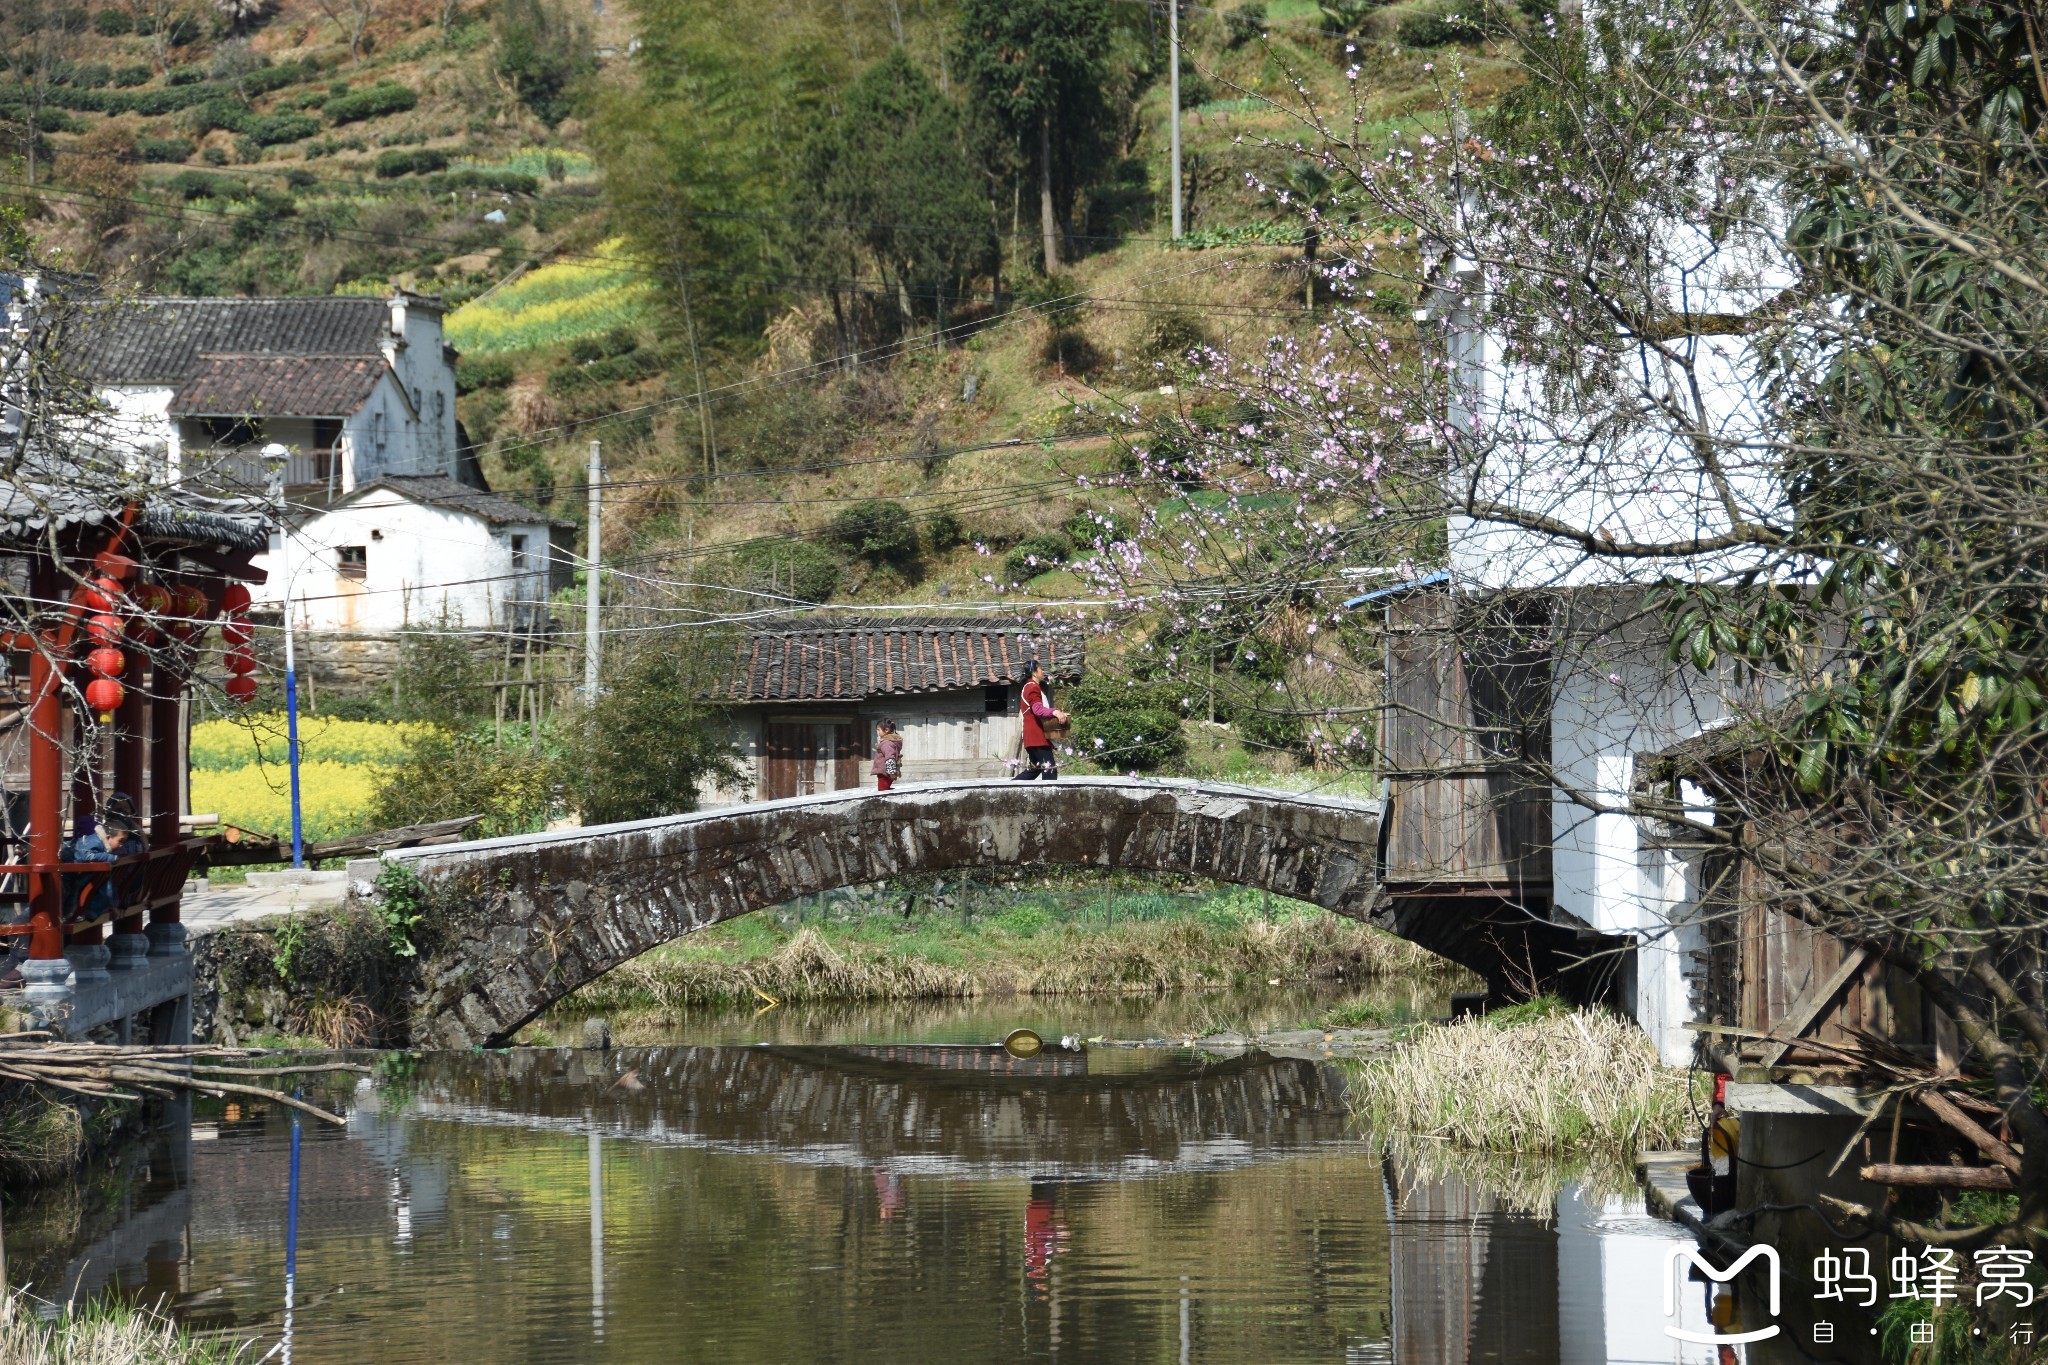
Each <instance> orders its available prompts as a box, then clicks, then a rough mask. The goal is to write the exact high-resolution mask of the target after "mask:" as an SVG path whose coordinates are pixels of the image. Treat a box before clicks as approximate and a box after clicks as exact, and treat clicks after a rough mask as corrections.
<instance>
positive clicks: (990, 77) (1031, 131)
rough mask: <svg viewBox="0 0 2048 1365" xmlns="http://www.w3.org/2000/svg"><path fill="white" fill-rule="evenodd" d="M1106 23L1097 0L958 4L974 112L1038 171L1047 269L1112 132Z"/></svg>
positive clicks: (968, 0)
mask: <svg viewBox="0 0 2048 1365" xmlns="http://www.w3.org/2000/svg"><path fill="white" fill-rule="evenodd" d="M1110 28H1111V25H1110V20H1109V15H1108V12H1107V7H1106V6H1105V5H1104V4H1103V3H1102V0H965V3H964V4H962V5H961V7H960V37H959V53H960V69H961V72H962V74H963V75H964V76H965V77H966V79H967V81H968V83H969V84H970V86H971V87H972V89H973V91H974V99H975V102H976V106H977V108H978V110H979V112H980V113H981V114H982V116H983V117H984V118H986V119H987V120H988V121H989V123H990V125H991V127H992V128H993V129H994V131H995V132H996V134H997V135H998V137H999V138H1000V140H1001V143H1002V145H1003V150H1004V151H1005V152H1007V153H1009V154H1011V155H1013V156H1015V157H1016V159H1017V162H1018V164H1020V165H1035V166H1036V167H1037V170H1038V217H1039V231H1040V234H1041V237H1042V239H1043V250H1044V253H1045V268H1046V270H1047V271H1048V272H1050V271H1054V270H1058V269H1059V268H1060V264H1061V257H1060V244H1061V241H1062V240H1063V239H1064V238H1065V237H1066V235H1067V233H1068V231H1069V226H1068V225H1069V224H1070V223H1071V221H1072V217H1073V209H1074V202H1075V200H1076V198H1077V197H1078V194H1079V191H1080V189H1081V188H1082V187H1083V185H1084V184H1085V182H1086V180H1087V178H1088V175H1089V172H1090V171H1091V170H1092V169H1093V168H1094V167H1096V166H1098V165H1100V164H1101V162H1102V160H1103V158H1104V156H1105V154H1106V153H1107V151H1108V149H1109V144H1110V141H1111V138H1112V136H1113V134H1114V131H1115V127H1116V109H1115V106H1114V104H1113V102H1112V100H1111V98H1110V94H1109V87H1110V83H1111V82H1110V76H1111V72H1110V70H1109V60H1108V55H1107V54H1108V48H1109V41H1110Z"/></svg>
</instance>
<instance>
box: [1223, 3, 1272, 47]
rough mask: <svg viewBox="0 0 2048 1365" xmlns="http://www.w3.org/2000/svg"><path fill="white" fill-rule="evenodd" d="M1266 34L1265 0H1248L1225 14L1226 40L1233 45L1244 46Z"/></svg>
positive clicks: (1224, 30)
mask: <svg viewBox="0 0 2048 1365" xmlns="http://www.w3.org/2000/svg"><path fill="white" fill-rule="evenodd" d="M1265 35H1266V3H1265V0H1248V2H1247V3H1245V4H1242V5H1239V6H1238V7H1237V8H1236V9H1234V10H1231V11H1229V12H1228V13H1226V14H1225V15H1224V16H1223V36H1224V41H1225V42H1227V43H1229V44H1230V45H1231V46H1232V47H1243V46H1244V45H1245V44H1246V43H1249V42H1251V41H1252V40H1253V39H1256V38H1263V37H1265Z"/></svg>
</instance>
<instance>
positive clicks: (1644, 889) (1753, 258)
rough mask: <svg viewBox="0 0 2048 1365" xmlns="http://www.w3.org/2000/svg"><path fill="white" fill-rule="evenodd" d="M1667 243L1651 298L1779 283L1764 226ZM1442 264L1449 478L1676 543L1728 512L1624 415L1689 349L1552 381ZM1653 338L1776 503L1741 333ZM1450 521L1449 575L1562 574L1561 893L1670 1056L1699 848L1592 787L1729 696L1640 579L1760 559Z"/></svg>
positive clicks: (1728, 455) (1757, 489)
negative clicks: (1593, 388) (1567, 386)
mask: <svg viewBox="0 0 2048 1365" xmlns="http://www.w3.org/2000/svg"><path fill="white" fill-rule="evenodd" d="M1661 246H1662V248H1663V251H1664V253H1665V256H1666V263H1667V267H1668V270H1667V274H1668V278H1667V279H1666V280H1665V281H1663V285H1664V293H1665V295H1666V297H1665V298H1664V300H1663V303H1664V306H1665V307H1667V308H1668V309H1669V310H1670V311H1671V312H1673V313H1689V314H1741V313H1745V312H1748V311H1750V310H1752V309H1754V308H1756V307H1757V306H1759V305H1760V304H1761V303H1763V302H1764V301H1766V300H1768V299H1769V298H1771V297H1772V296H1773V295H1775V294H1776V293H1777V292H1778V291H1779V290H1782V289H1783V288H1785V287H1787V286H1788V285H1790V284H1791V283H1792V282H1793V278H1794V277H1793V275H1792V273H1791V272H1790V271H1789V270H1787V269H1786V268H1785V267H1784V264H1783V262H1782V259H1781V258H1780V257H1779V256H1778V255H1777V254H1776V245H1775V242H1774V241H1773V240H1770V239H1768V238H1766V237H1762V236H1758V237H1751V238H1749V239H1747V240H1728V241H1716V240H1714V239H1713V238H1712V237H1711V236H1710V235H1709V234H1708V233H1706V232H1704V231H1702V230H1700V229H1698V228H1697V227H1695V226H1693V225H1690V224H1675V225H1673V226H1672V227H1671V228H1670V230H1669V231H1667V232H1666V233H1664V234H1663V241H1662V242H1661ZM1449 279H1450V280H1451V281H1452V284H1453V287H1449V288H1446V289H1443V290H1441V291H1439V292H1438V294H1437V295H1436V297H1435V300H1434V311H1435V314H1436V319H1437V321H1438V322H1439V323H1440V324H1441V326H1442V327H1443V332H1444V338H1445V344H1446V349H1447V353H1448V359H1449V360H1450V361H1451V362H1452V367H1453V368H1452V373H1453V374H1454V376H1455V385H1456V389H1455V399H1454V402H1453V405H1452V413H1451V417H1452V423H1453V425H1454V427H1455V428H1456V429H1457V430H1458V432H1459V436H1458V438H1457V439H1458V441H1459V444H1460V449H1459V450H1457V451H1454V452H1453V453H1454V460H1453V464H1454V466H1455V465H1457V464H1459V463H1460V460H1461V459H1462V464H1463V468H1454V471H1453V474H1452V480H1453V484H1454V488H1453V493H1454V496H1456V497H1460V498H1462V497H1463V496H1464V495H1465V493H1466V491H1467V489H1468V488H1469V489H1471V490H1472V491H1473V492H1474V493H1475V494H1476V496H1477V498H1478V499H1479V500H1481V501H1484V502H1491V503H1494V504H1498V505H1505V506H1509V507H1513V508H1515V509H1518V510H1519V511H1521V512H1524V513H1533V514H1536V515H1538V516H1542V517H1546V518H1549V519H1551V520H1553V521H1555V522H1559V523H1562V524H1563V525H1565V526H1566V527H1569V528H1572V529H1574V530H1576V531H1581V532H1584V533H1587V534H1589V535H1591V536H1594V537H1597V538H1603V539H1608V540H1612V541H1617V542H1636V543H1670V542H1673V541H1679V540H1687V539H1694V538H1704V537H1711V536H1715V535H1718V534H1722V533H1724V532H1726V531H1727V530H1728V529H1729V527H1730V526H1731V524H1732V522H1731V519H1730V517H1729V514H1728V510H1727V507H1726V506H1725V505H1724V503H1723V502H1722V500H1721V498H1720V496H1719V495H1718V492H1717V490H1716V488H1715V486H1714V483H1713V481H1712V479H1710V477H1709V476H1708V472H1707V471H1706V470H1705V469H1704V468H1703V467H1702V466H1701V464H1700V461H1699V459H1698V457H1697V454H1696V452H1695V451H1694V449H1693V448H1692V446H1691V445H1690V444H1689V443H1688V442H1687V441H1686V440H1684V439H1682V438H1681V437H1679V436H1677V435H1675V434H1673V428H1672V424H1671V422H1670V419H1669V418H1665V417H1660V416H1652V417H1651V418H1649V419H1648V420H1637V418H1638V417H1639V415H1640V414H1643V413H1646V412H1648V413H1653V414H1654V413H1655V412H1656V411H1657V409H1658V406H1659V404H1660V403H1661V402H1664V401H1666V400H1674V401H1675V402H1676V403H1677V405H1678V406H1679V407H1681V408H1683V409H1688V410H1690V409H1692V408H1693V407H1694V404H1693V402H1692V399H1691V396H1690V395H1691V394H1692V392H1693V390H1692V389H1691V387H1690V386H1689V384H1688V377H1687V375H1686V373H1685V370H1684V368H1683V367H1681V366H1678V365H1674V364H1673V363H1671V362H1670V361H1669V360H1667V359H1666V358H1665V357H1664V356H1662V355H1659V354H1658V353H1657V352H1656V351H1655V349H1654V348H1652V347H1648V346H1643V347H1639V348H1636V349H1635V350H1634V351H1633V352H1625V353H1624V355H1623V357H1622V358H1621V359H1620V360H1617V361H1616V363H1615V364H1614V366H1613V370H1612V377H1613V378H1614V379H1615V380H1616V386H1615V389H1614V391H1613V392H1611V393H1609V394H1607V395H1604V396H1601V397H1589V396H1587V395H1585V394H1581V393H1573V392H1570V391H1566V392H1565V393H1563V394H1554V393H1553V391H1552V390H1551V389H1550V388H1549V385H1550V384H1551V383H1552V382H1553V380H1552V377H1551V376H1549V375H1547V374H1545V373H1544V372H1543V371H1541V370H1540V369H1537V368H1536V367H1533V366H1530V365H1527V364H1523V363H1520V362H1516V361H1510V360H1508V359H1507V358H1506V356H1505V353H1504V345H1503V341H1502V338H1501V337H1500V336H1498V335H1495V334H1492V333H1490V332H1488V331H1486V330H1485V329H1484V328H1483V327H1482V326H1481V325H1480V324H1479V322H1478V321H1477V320H1476V310H1475V309H1474V308H1473V307H1472V306H1471V301H1470V297H1469V291H1471V290H1472V289H1475V288H1477V287H1478V276H1477V272H1476V271H1473V270H1471V269H1469V268H1465V269H1462V270H1461V269H1459V268H1458V267H1457V266H1455V265H1454V267H1453V269H1452V271H1451V272H1450V275H1449ZM1461 290H1463V291H1465V292H1464V293H1461V292H1460V291H1461ZM1665 344H1666V346H1667V347H1669V348H1671V349H1673V350H1676V351H1678V352H1679V353H1681V354H1683V355H1685V356H1686V357H1687V358H1688V359H1689V361H1690V362H1691V365H1692V371H1693V373H1692V376H1691V378H1692V379H1693V380H1695V381H1696V382H1697V384H1698V389H1697V392H1698V394H1699V402H1698V405H1697V407H1698V412H1697V417H1698V420H1699V422H1700V424H1701V426H1702V428H1703V429H1704V430H1706V431H1708V432H1710V433H1712V436H1713V438H1714V441H1715V446H1716V453H1717V454H1718V455H1719V456H1720V457H1721V462H1722V463H1721V471H1720V472H1721V473H1722V474H1724V475H1725V477H1726V481H1727V485H1728V487H1729V488H1730V489H1731V490H1732V492H1733V498H1734V501H1735V504H1736V506H1737V508H1738V509H1739V510H1740V511H1741V513H1742V514H1743V516H1745V517H1746V518H1750V519H1754V520H1774V519H1779V518H1782V516H1783V515H1784V492H1783V488H1782V486H1781V484H1780V482H1779V480H1778V478H1777V470H1776V460H1775V458H1774V456H1773V455H1772V454H1771V451H1770V444H1769V442H1768V441H1767V440H1765V439H1761V438H1764V437H1766V436H1767V434H1768V433H1769V430H1770V413H1771V411H1772V407H1771V404H1770V402H1769V401H1768V399H1767V398H1766V396H1765V394H1764V392H1763V390H1762V387H1761V383H1760V381H1759V380H1758V378H1757V372H1758V369H1759V366H1758V364H1757V359H1758V357H1757V355H1756V354H1755V352H1754V350H1753V346H1752V343H1751V341H1750V340H1749V339H1748V338H1747V337H1743V336H1718V335H1703V336H1680V337H1676V338H1673V339H1672V340H1670V341H1668V342H1667V343H1665ZM1745 444H1746V445H1747V451H1746V452H1745ZM1448 530H1449V541H1450V544H1449V558H1450V565H1449V567H1450V569H1451V575H1452V581H1453V583H1454V584H1455V585H1456V586H1457V587H1458V588H1459V589H1461V590H1467V591H1491V590H1499V589H1544V588H1550V589H1569V590H1571V591H1570V592H1569V593H1568V594H1567V596H1566V598H1565V599H1564V600H1565V603H1566V604H1567V605H1566V608H1565V609H1566V610H1567V612H1568V613H1569V614H1570V615H1571V616H1573V617H1575V618H1578V619H1577V620H1576V621H1575V622H1574V625H1575V626H1576V627H1577V629H1578V632H1579V633H1578V634H1576V635H1575V638H1573V639H1572V640H1571V641H1569V642H1568V643H1567V644H1566V646H1565V648H1564V650H1563V652H1562V656H1561V658H1560V660H1559V668H1560V672H1559V674H1558V676H1557V677H1555V678H1554V679H1553V684H1552V698H1551V734H1550V744H1551V761H1552V765H1553V767H1554V769H1555V772H1556V778H1557V787H1556V789H1555V792H1554V795H1553V801H1552V820H1551V837H1552V851H1551V859H1552V871H1553V889H1554V895H1555V904H1556V906H1557V908H1558V909H1559V910H1561V911H1563V912H1565V913H1567V914H1569V915H1571V916H1573V917H1575V918H1577V919H1579V920H1580V921H1582V922H1583V923H1585V924H1586V925H1587V926H1588V927H1590V928H1592V929H1594V930H1596V931H1598V932H1601V933H1604V934H1610V935H1615V936H1619V937H1623V938H1625V939H1627V940H1629V941H1630V942H1631V944H1632V945H1633V947H1632V957H1633V961H1632V962H1631V963H1630V964H1629V965H1630V967H1631V968H1632V973H1624V981H1625V982H1628V983H1629V985H1630V988H1631V989H1630V994H1631V995H1632V997H1633V998H1632V999H1631V1000H1630V1002H1629V1004H1630V1007H1631V1010H1632V1012H1633V1014H1634V1016H1635V1018H1636V1019H1637V1021H1638V1022H1639V1023H1640V1024H1641V1025H1642V1026H1643V1028H1644V1029H1645V1031H1646V1032H1647V1033H1648V1034H1649V1035H1650V1037H1651V1039H1652V1040H1653V1041H1654V1042H1655V1043H1656V1044H1657V1047H1658V1051H1659V1052H1660V1053H1661V1054H1662V1055H1663V1057H1664V1059H1665V1060H1666V1061H1667V1062H1672V1063H1680V1064H1682V1063H1683V1062H1685V1061H1686V1060H1687V1059H1688V1058H1689V1057H1690V1055H1691V1052H1692V1047H1693V1039H1692V1036H1691V1034H1690V1033H1689V1032H1688V1031H1687V1030H1685V1029H1684V1028H1683V1024H1684V1023H1685V1021H1686V1020H1687V1019H1688V1018H1689V1017H1690V1012H1691V993H1690V990H1689V981H1688V973H1689V972H1690V971H1692V970H1694V968H1695V963H1694V960H1693V959H1692V958H1690V957H1689V956H1688V954H1689V953H1690V952H1691V951H1693V950H1695V949H1697V948H1699V947H1700V946H1701V943H1700V941H1699V932H1698V929H1697V927H1696V926H1693V925H1691V924H1689V923H1688V922H1687V921H1688V919H1689V917H1690V913H1691V907H1692V906H1693V905H1695V904H1696V903H1697V900H1698V896H1699V894H1700V889H1699V887H1698V886H1697V885H1696V884H1695V883H1696V876H1695V873H1694V866H1693V865H1692V864H1689V863H1688V862H1687V861H1686V860H1684V859H1683V858H1681V857H1680V856H1678V855H1677V854H1675V853H1673V852H1671V851H1669V850H1667V849H1666V848H1664V847H1663V846H1662V844H1661V843H1660V842H1659V840H1658V838H1657V836H1656V834H1655V833H1654V832H1653V831H1651V830H1648V829H1645V828H1643V827H1642V826H1640V825H1639V823H1638V822H1637V821H1636V820H1634V819H1632V818H1631V817H1629V816H1627V815H1623V814H1600V813H1596V812H1595V811H1593V810H1589V809H1588V801H1590V802H1591V803H1593V804H1595V805H1597V806H1600V807H1624V808H1625V807H1626V806H1627V804H1628V800H1629V794H1630V790H1631V785H1632V779H1633V776H1634V769H1635V764H1636V761H1637V759H1638V757H1639V756H1641V755H1644V754H1648V753H1653V752H1655V751H1657V750H1660V749H1663V748H1666V747H1668V746H1669V745H1671V744H1674V743H1677V742H1678V741H1680V740H1683V739H1687V738H1690V737H1691V736H1693V735H1696V734H1698V733H1699V732H1700V731H1701V730H1702V729H1703V728H1706V727H1708V726H1711V725H1714V724H1717V723H1720V722H1722V721H1724V720H1725V719H1726V718H1727V717H1728V716H1729V714H1730V713H1731V709H1732V708H1731V705H1730V704H1729V700H1728V698H1727V697H1725V696H1724V695H1723V693H1724V687H1723V685H1722V683H1721V681H1720V680H1718V679H1715V678H1704V677H1701V676H1699V675H1697V674H1696V673H1694V672H1692V671H1691V670H1690V668H1689V667H1687V666H1685V665H1681V664H1674V663H1672V662H1671V661H1670V660H1669V659H1668V657H1667V653H1666V650H1667V645H1668V640H1667V637H1666V636H1665V634H1664V623H1663V621H1662V620H1661V619H1660V618H1658V617H1657V616H1656V615H1655V614H1654V613H1649V614H1645V613H1644V610H1643V608H1644V599H1643V592H1644V589H1645V588H1646V587H1647V586H1648V585H1650V584H1653V583H1655V582H1656V581H1657V580H1659V579H1660V578H1663V577H1665V576H1666V575H1672V574H1677V575H1683V576H1692V577H1697V578H1701V579H1720V578H1724V577H1726V576H1728V575H1730V574H1732V573H1735V572H1739V571H1741V570H1743V569H1747V568H1754V567H1764V566H1766V565H1767V564H1768V560H1767V558H1766V556H1765V555H1764V554H1763V553H1762V552H1759V551H1755V550H1750V549H1747V548H1744V549H1736V550H1728V551H1719V552H1713V553H1707V554H1701V555H1695V556H1691V557H1685V558H1680V557H1654V558H1641V559H1616V558H1608V557H1602V556H1599V555H1595V554H1592V553H1589V552H1588V551H1587V550H1585V549H1584V548H1583V547H1582V546H1581V545H1580V544H1579V543H1577V542H1576V541H1574V540H1570V539H1566V538H1562V537H1557V536H1551V535H1547V534H1543V533H1540V532H1536V531H1529V530H1524V529H1521V528H1519V527H1517V526H1512V525H1508V524H1504V523H1502V522H1499V521H1482V520H1478V519H1475V518H1472V517H1466V516H1459V517H1452V518H1450V519H1449V526H1448ZM1622 622H1626V623H1627V624H1626V625H1622V624H1619V623H1622ZM1589 642H1590V643H1589ZM1574 793H1575V794H1574Z"/></svg>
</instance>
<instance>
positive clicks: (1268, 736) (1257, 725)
mask: <svg viewBox="0 0 2048 1365" xmlns="http://www.w3.org/2000/svg"><path fill="white" fill-rule="evenodd" d="M1234 723H1235V725H1236V728H1237V733H1238V737H1239V738H1240V739H1242V740H1244V742H1245V743H1247V744H1250V745H1253V746H1255V747H1257V748H1261V749H1276V750H1278V751H1280V752H1281V753H1290V754H1291V753H1300V752H1301V751H1302V750H1304V749H1306V748H1307V747H1308V722H1307V721H1305V720H1303V719H1302V718H1301V717H1300V716H1297V715H1292V714H1290V713H1288V712H1286V711H1273V710H1268V709H1266V708H1264V707H1259V708H1253V707H1249V706H1247V707H1242V708H1238V709H1237V715H1236V720H1235V722H1234Z"/></svg>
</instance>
